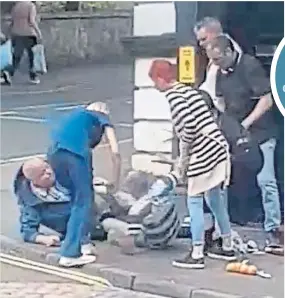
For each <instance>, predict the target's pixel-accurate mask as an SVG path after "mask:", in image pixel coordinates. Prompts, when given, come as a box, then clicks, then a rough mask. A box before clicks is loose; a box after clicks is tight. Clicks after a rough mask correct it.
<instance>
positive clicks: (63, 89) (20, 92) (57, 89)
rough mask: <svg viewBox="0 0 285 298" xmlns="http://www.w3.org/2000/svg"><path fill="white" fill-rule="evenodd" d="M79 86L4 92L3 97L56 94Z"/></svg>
mask: <svg viewBox="0 0 285 298" xmlns="http://www.w3.org/2000/svg"><path fill="white" fill-rule="evenodd" d="M79 85H80V84H75V85H67V86H63V87H58V88H55V89H48V90H35V91H11V92H3V93H2V94H1V95H2V96H7V95H37V94H48V93H56V92H61V91H66V90H69V89H71V88H75V87H78V86H79Z"/></svg>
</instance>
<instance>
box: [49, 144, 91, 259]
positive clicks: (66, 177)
mask: <svg viewBox="0 0 285 298" xmlns="http://www.w3.org/2000/svg"><path fill="white" fill-rule="evenodd" d="M49 160H50V163H51V166H52V168H53V169H54V171H55V174H56V178H57V179H58V180H59V182H61V184H62V185H63V186H69V188H70V189H71V191H72V198H71V212H70V217H69V220H68V223H67V229H66V235H65V238H64V241H63V243H62V245H61V250H60V254H61V256H63V257H70V258H76V257H79V256H81V244H86V243H88V242H89V235H90V233H91V223H92V218H91V216H92V210H93V208H92V207H93V190H92V173H91V169H90V166H89V164H88V162H86V160H85V159H84V158H82V157H80V156H78V155H75V154H73V153H71V152H69V151H66V150H58V151H57V152H55V153H53V154H52V155H50V156H49ZM63 182H65V183H63ZM65 184H66V185H65Z"/></svg>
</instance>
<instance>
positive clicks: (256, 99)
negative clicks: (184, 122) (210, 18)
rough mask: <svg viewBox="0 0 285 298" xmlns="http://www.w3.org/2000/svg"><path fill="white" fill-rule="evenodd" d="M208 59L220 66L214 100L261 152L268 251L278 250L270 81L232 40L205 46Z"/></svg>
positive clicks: (221, 39)
mask: <svg viewBox="0 0 285 298" xmlns="http://www.w3.org/2000/svg"><path fill="white" fill-rule="evenodd" d="M206 51H207V55H208V57H209V58H210V59H211V60H212V61H213V63H215V64H216V65H218V66H219V70H218V73H217V82H216V96H217V97H220V98H223V100H224V107H225V111H226V112H227V114H228V115H231V116H233V117H235V118H236V119H237V120H238V121H239V122H240V123H241V124H242V126H243V127H244V128H245V129H246V130H248V132H249V133H250V136H251V138H252V139H253V140H254V141H256V142H258V144H259V146H260V149H261V150H262V153H263V157H264V163H263V168H262V170H261V171H260V172H259V174H258V175H257V181H258V185H259V187H260V189H261V193H262V202H263V208H264V211H265V222H264V228H265V231H266V232H267V235H268V242H267V249H268V251H270V250H272V248H274V247H276V246H279V241H278V239H279V228H280V224H281V211H280V202H279V193H278V188H277V183H276V178H275V171H274V151H275V146H276V137H277V135H278V131H277V125H276V122H275V120H274V116H273V113H272V106H273V98H272V95H271V88H270V81H269V78H268V77H267V76H266V73H265V70H264V69H263V68H262V66H261V64H260V63H259V61H258V60H257V59H256V58H255V57H253V56H250V55H248V54H243V53H238V52H237V51H236V50H235V48H234V46H233V44H232V42H231V40H230V39H228V38H227V37H226V36H219V37H217V38H215V39H213V40H212V41H210V42H209V43H208V44H207V47H206Z"/></svg>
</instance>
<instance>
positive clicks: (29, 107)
mask: <svg viewBox="0 0 285 298" xmlns="http://www.w3.org/2000/svg"><path fill="white" fill-rule="evenodd" d="M2 95H3V94H2ZM113 100H115V101H116V102H118V101H124V100H126V97H119V98H115V97H111V98H105V99H102V101H103V102H105V101H106V102H108V101H113ZM88 103H90V100H89V101H81V102H64V103H49V104H41V105H30V106H22V107H21V106H20V107H14V108H12V110H13V111H27V110H36V109H47V108H60V107H67V106H70V107H71V106H82V105H86V104H88ZM6 112H10V110H7V111H3V112H1V113H0V114H2V113H6Z"/></svg>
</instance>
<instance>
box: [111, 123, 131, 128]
mask: <svg viewBox="0 0 285 298" xmlns="http://www.w3.org/2000/svg"><path fill="white" fill-rule="evenodd" d="M115 126H119V127H126V128H129V127H133V124H132V123H119V124H118V125H115Z"/></svg>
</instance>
